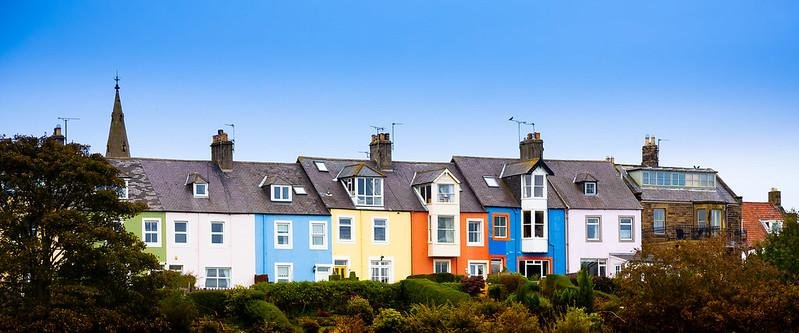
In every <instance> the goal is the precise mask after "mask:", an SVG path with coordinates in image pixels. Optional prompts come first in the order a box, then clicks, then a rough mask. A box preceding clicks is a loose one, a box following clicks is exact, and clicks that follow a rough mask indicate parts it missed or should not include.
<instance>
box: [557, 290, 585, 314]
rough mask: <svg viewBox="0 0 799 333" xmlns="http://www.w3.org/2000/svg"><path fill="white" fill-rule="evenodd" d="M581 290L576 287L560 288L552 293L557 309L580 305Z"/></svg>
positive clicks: (562, 309) (561, 309) (563, 309)
mask: <svg viewBox="0 0 799 333" xmlns="http://www.w3.org/2000/svg"><path fill="white" fill-rule="evenodd" d="M579 297H580V292H579V290H577V289H574V288H566V289H558V290H556V291H555V292H554V293H553V294H552V298H551V300H552V306H554V307H555V309H556V310H557V311H565V310H566V309H568V308H569V307H576V306H579Z"/></svg>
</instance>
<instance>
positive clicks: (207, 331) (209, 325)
mask: <svg viewBox="0 0 799 333" xmlns="http://www.w3.org/2000/svg"><path fill="white" fill-rule="evenodd" d="M193 331H194V332H203V333H217V332H219V333H222V332H225V325H224V324H222V322H221V321H220V320H219V319H218V318H215V317H213V316H203V317H200V319H199V320H198V321H197V325H195V326H194V327H193Z"/></svg>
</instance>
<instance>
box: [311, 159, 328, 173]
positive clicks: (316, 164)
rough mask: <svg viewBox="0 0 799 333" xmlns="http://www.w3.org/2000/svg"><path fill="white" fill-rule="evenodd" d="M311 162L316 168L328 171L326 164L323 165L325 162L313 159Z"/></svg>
mask: <svg viewBox="0 0 799 333" xmlns="http://www.w3.org/2000/svg"><path fill="white" fill-rule="evenodd" d="M313 164H314V166H316V170H319V171H321V172H328V170H327V165H325V162H322V161H314V162H313Z"/></svg>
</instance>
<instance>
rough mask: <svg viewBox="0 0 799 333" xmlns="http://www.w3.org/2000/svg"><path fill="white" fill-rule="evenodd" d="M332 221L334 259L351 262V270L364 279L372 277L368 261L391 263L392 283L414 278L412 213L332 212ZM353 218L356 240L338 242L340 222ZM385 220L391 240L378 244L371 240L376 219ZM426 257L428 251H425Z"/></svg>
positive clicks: (374, 211) (347, 210)
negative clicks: (408, 277)
mask: <svg viewBox="0 0 799 333" xmlns="http://www.w3.org/2000/svg"><path fill="white" fill-rule="evenodd" d="M330 212H331V215H332V220H333V223H332V224H333V233H332V234H333V241H332V245H333V247H332V255H333V260H335V259H347V260H349V271H352V272H355V274H356V275H357V276H358V278H360V279H361V280H368V279H369V278H370V277H371V272H370V271H369V261H370V260H379V259H380V256H383V257H384V260H391V262H392V265H393V266H392V269H391V276H390V279H389V282H396V281H399V280H402V279H404V278H406V277H407V276H408V275H411V246H410V245H411V244H412V242H411V213H410V212H392V211H384V210H354V209H331V211H330ZM340 217H349V218H352V224H353V231H352V234H353V241H352V242H342V241H339V240H338V219H339V218H340ZM376 217H380V218H385V219H386V220H387V221H388V222H387V224H388V235H387V236H388V237H387V239H388V241H387V242H386V243H376V242H374V241H373V238H372V228H373V219H374V218H376ZM425 254H426V252H425Z"/></svg>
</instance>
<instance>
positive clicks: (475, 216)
mask: <svg viewBox="0 0 799 333" xmlns="http://www.w3.org/2000/svg"><path fill="white" fill-rule="evenodd" d="M429 216H430V215H429V214H428V213H427V212H413V213H411V272H412V274H431V273H435V272H436V264H438V270H439V271H443V269H444V268H446V267H449V272H450V273H452V274H460V275H464V274H467V273H469V274H471V273H474V271H475V269H479V267H477V265H479V266H482V265H487V264H488V263H489V255H488V226H487V223H486V221H488V214H487V213H460V223H459V228H458V229H459V230H460V239H461V240H465V241H462V242H460V255H459V256H454V257H431V256H429V250H430V242H429V237H428V234H429V228H428V221H429ZM470 222H471V225H472V228H473V229H472V231H471V233H472V240H474V239H475V237H478V238H479V239H480V240H481V241H480V242H469V235H468V233H469V230H468V228H469V223H470ZM478 226H479V230H480V231H479V233H476V232H475V227H478ZM470 264H471V266H472V267H471V269H472V272H470ZM483 267H487V266H483ZM477 273H478V274H479V273H480V272H477ZM487 273H488V271H487V270H485V271H484V272H483V274H480V275H485V274H487Z"/></svg>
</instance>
